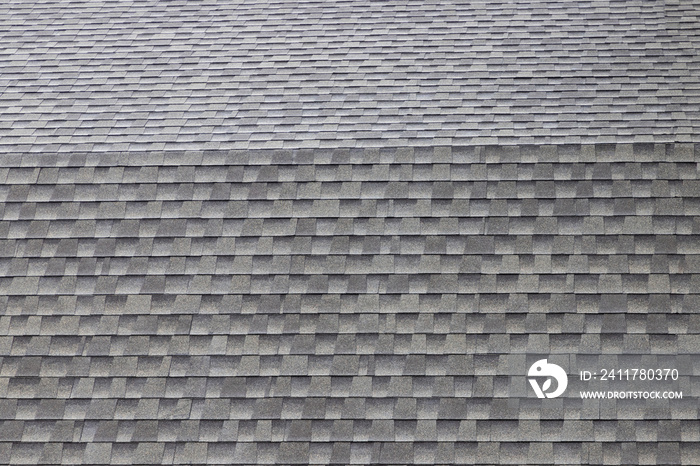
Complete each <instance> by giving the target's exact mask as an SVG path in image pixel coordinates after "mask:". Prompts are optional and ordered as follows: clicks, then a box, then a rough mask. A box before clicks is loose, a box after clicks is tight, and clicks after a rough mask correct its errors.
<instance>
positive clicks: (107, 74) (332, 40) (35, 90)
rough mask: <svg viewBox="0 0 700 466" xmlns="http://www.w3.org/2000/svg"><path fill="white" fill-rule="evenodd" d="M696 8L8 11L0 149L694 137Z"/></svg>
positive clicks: (365, 4)
mask: <svg viewBox="0 0 700 466" xmlns="http://www.w3.org/2000/svg"><path fill="white" fill-rule="evenodd" d="M698 11H700V6H698V5H697V3H696V2H687V1H685V2H670V1H660V0H658V1H657V0H654V1H651V2H650V1H645V2H642V1H636V2H632V3H630V2H628V1H624V2H623V1H610V2H603V3H601V2H593V1H550V0H541V1H537V2H532V1H514V2H496V3H494V2H467V1H452V2H448V3H445V2H439V3H438V2H415V1H405V2H398V3H397V2H370V1H361V0H348V1H343V2H332V3H328V2H301V3H300V2H290V1H284V0H283V1H258V0H256V1H245V2H242V3H238V4H236V5H230V4H228V3H225V2H220V1H211V2H200V3H198V4H196V5H191V4H188V3H187V2H168V3H167V4H162V3H159V2H155V1H150V0H137V1H129V2H119V3H115V4H100V5H87V4H84V3H81V2H69V3H62V4H61V5H60V6H59V5H58V4H54V3H52V2H48V3H46V2H30V3H8V4H7V5H6V6H5V7H4V9H3V14H2V15H0V17H2V18H3V20H2V24H3V25H4V27H3V28H2V29H3V31H5V32H4V33H3V34H2V39H3V42H4V43H8V44H9V46H8V48H6V50H5V52H4V53H3V54H2V56H0V60H1V61H2V63H3V64H4V70H5V71H4V73H3V76H2V81H1V82H0V89H2V96H3V97H2V102H3V104H2V106H1V108H0V121H1V122H2V124H1V125H0V136H2V140H1V141H0V143H1V147H0V150H1V151H3V152H13V151H15V150H22V151H29V152H37V151H51V150H60V151H66V152H71V151H75V150H100V151H101V150H111V151H114V150H117V151H139V152H140V151H143V150H161V149H193V150H202V149H259V148H270V149H273V148H277V149H282V148H309V149H317V148H324V147H330V148H337V147H348V148H354V147H358V146H359V147H367V146H375V147H377V146H382V147H386V146H400V145H423V146H426V145H427V146H430V145H433V141H437V144H441V145H452V144H454V145H460V144H477V145H478V144H496V143H497V144H527V143H538V144H541V143H592V142H598V143H602V142H607V143H613V144H614V143H619V142H691V141H692V142H697V134H698V133H699V127H698V122H699V121H700V119H699V118H698V113H699V112H700V101H699V100H698V97H697V89H698V87H699V86H700V81H699V80H698V79H699V78H698V75H699V74H698V69H700V65H699V62H698V60H697V55H698V54H697V47H698V43H699V42H700V40H699V39H698V37H699V35H698V28H697V21H694V19H697V17H698ZM68 16H70V18H73V19H74V21H69V20H68Z"/></svg>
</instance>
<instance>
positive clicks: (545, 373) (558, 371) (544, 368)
mask: <svg viewBox="0 0 700 466" xmlns="http://www.w3.org/2000/svg"><path fill="white" fill-rule="evenodd" d="M527 375H528V377H548V378H547V380H545V382H544V384H542V388H540V385H539V384H538V383H537V380H535V379H529V380H530V385H532V389H533V390H534V391H535V394H536V395H537V398H545V397H546V398H556V397H558V396H559V395H561V394H562V393H564V390H566V386H567V385H568V383H569V379H568V378H567V376H566V372H565V371H564V369H562V368H561V367H559V366H557V365H556V364H549V363H548V362H547V360H546V359H540V360H539V361H537V362H535V363H534V364H533V365H532V366H530V370H529V371H527ZM552 378H554V379H556V381H557V389H556V390H554V391H553V392H551V393H547V390H548V389H549V387H550V386H551V385H552Z"/></svg>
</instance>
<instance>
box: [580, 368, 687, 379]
mask: <svg viewBox="0 0 700 466" xmlns="http://www.w3.org/2000/svg"><path fill="white" fill-rule="evenodd" d="M579 375H580V378H581V380H591V379H595V380H669V379H670V380H678V369H601V370H600V373H598V372H590V371H581V372H580V374H579Z"/></svg>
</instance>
